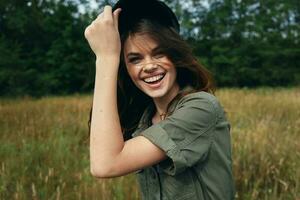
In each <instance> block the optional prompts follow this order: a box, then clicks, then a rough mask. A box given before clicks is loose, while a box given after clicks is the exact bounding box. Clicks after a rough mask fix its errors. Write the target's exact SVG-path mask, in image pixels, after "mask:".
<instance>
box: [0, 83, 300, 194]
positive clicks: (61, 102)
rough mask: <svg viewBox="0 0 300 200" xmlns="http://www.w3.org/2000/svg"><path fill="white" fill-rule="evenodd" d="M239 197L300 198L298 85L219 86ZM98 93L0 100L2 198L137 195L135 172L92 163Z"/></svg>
mask: <svg viewBox="0 0 300 200" xmlns="http://www.w3.org/2000/svg"><path fill="white" fill-rule="evenodd" d="M216 96H217V97H218V98H219V100H220V101H221V103H222V105H223V107H224V109H225V111H226V113H227V116H228V119H229V121H230V123H231V135H232V154H233V161H234V165H233V170H234V176H235V184H236V191H237V193H236V199H241V200H257V199H259V200H260V199H262V200H267V199H270V200H299V199H300V182H299V181H300V88H288V89H287V88H276V89H272V88H259V89H226V88H224V89H220V90H218V91H217V93H216ZM91 103H92V95H79V94H78V95H73V96H64V97H54V96H49V97H43V98H40V99H34V98H31V97H23V98H17V99H7V98H2V99H0V199H1V200H2V199H3V200H8V199H9V200H12V199H33V200H38V199H43V200H44V199H47V200H48V199H49V200H51V199H53V200H59V199H63V200H65V199H67V200H69V199H91V200H93V199H99V200H102V199H103V200H136V199H140V192H139V190H138V187H137V182H136V179H135V175H134V174H129V175H127V176H124V177H118V178H112V179H96V178H93V177H92V176H91V175H90V170H89V146H88V145H89V141H88V139H89V138H88V119H89V111H90V107H91Z"/></svg>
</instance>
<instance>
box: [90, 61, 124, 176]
mask: <svg viewBox="0 0 300 200" xmlns="http://www.w3.org/2000/svg"><path fill="white" fill-rule="evenodd" d="M118 65H119V60H118V59H107V60H100V61H99V60H98V59H97V61H96V77H95V88H94V98H93V112H92V120H91V133H90V162H91V171H92V173H93V174H98V173H103V172H104V171H106V170H107V169H109V167H110V166H112V164H113V160H114V158H115V157H116V156H117V155H118V154H119V153H120V152H121V150H122V148H123V146H124V140H123V136H122V132H121V125H120V120H119V115H118V110H117V73H118ZM107 69H109V70H107Z"/></svg>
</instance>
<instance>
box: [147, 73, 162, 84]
mask: <svg viewBox="0 0 300 200" xmlns="http://www.w3.org/2000/svg"><path fill="white" fill-rule="evenodd" d="M162 77H163V75H162V74H160V75H157V76H152V77H150V78H145V79H144V81H145V82H147V83H151V82H154V81H157V80H159V79H161V78H162Z"/></svg>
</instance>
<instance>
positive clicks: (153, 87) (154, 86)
mask: <svg viewBox="0 0 300 200" xmlns="http://www.w3.org/2000/svg"><path fill="white" fill-rule="evenodd" d="M150 77H151V76H150ZM165 77H166V74H165V75H164V77H163V79H161V80H160V81H159V82H158V83H155V84H148V83H145V82H144V83H145V84H146V85H147V86H148V87H149V88H151V89H157V88H159V87H160V86H161V85H162V84H163V81H164V80H165Z"/></svg>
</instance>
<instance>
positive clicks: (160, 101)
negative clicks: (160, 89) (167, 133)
mask: <svg viewBox="0 0 300 200" xmlns="http://www.w3.org/2000/svg"><path fill="white" fill-rule="evenodd" d="M178 92H179V86H178V85H177V84H176V85H174V87H172V89H171V90H170V91H169V92H168V93H167V94H166V95H164V96H162V97H159V98H153V102H154V104H155V107H156V116H157V117H160V116H161V117H160V119H164V118H165V114H166V113H167V107H168V104H169V103H170V102H171V101H172V99H173V98H174V97H175V96H176V95H177V94H178Z"/></svg>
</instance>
